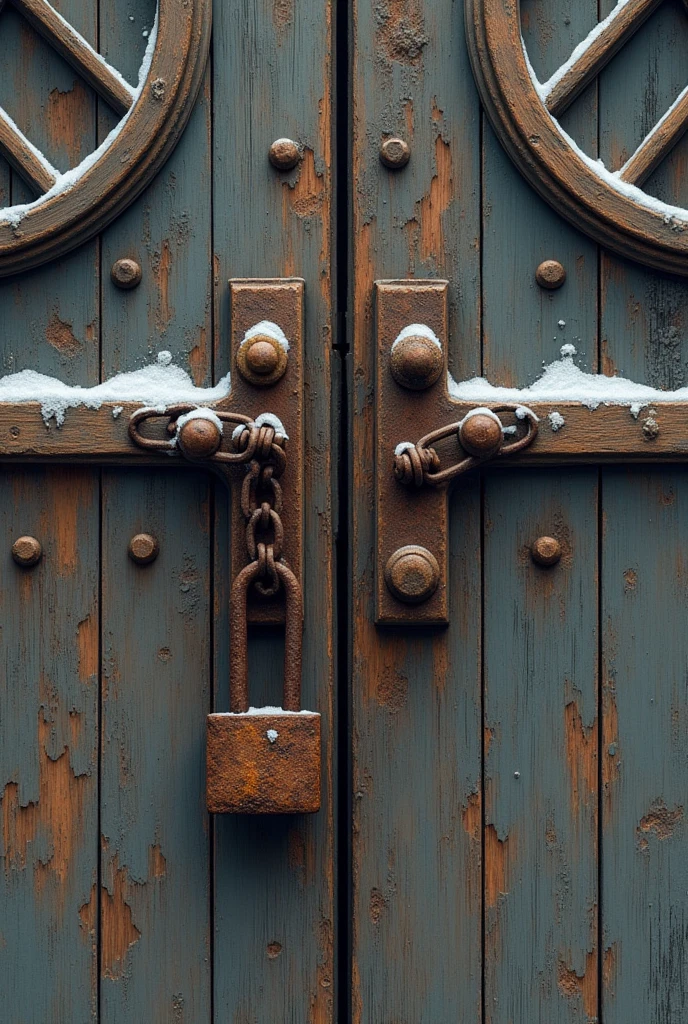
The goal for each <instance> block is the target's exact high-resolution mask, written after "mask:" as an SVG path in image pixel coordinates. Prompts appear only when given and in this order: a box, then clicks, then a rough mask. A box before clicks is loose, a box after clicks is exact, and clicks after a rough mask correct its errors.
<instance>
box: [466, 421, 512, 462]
mask: <svg viewBox="0 0 688 1024" xmlns="http://www.w3.org/2000/svg"><path fill="white" fill-rule="evenodd" d="M503 440H504V435H503V434H502V428H501V426H500V424H499V421H498V420H497V419H495V417H494V416H488V414H487V413H484V412H476V413H473V415H472V416H467V417H466V418H465V420H464V421H463V423H462V424H461V427H460V428H459V441H460V442H461V447H462V448H464V449H465V450H466V451H467V452H468V454H469V455H475V456H477V457H478V458H480V459H486V458H489V456H491V455H496V454H497V452H498V451H499V449H500V448H501V447H502V442H503Z"/></svg>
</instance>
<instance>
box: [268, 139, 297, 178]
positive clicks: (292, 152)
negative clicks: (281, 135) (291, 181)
mask: <svg viewBox="0 0 688 1024" xmlns="http://www.w3.org/2000/svg"><path fill="white" fill-rule="evenodd" d="M268 157H269V159H270V163H271V164H272V166H273V167H276V168H277V170H278V171H291V170H292V168H294V167H296V165H297V164H298V162H299V161H300V159H301V150H300V149H299V147H298V146H297V145H296V143H295V142H294V141H293V140H292V139H275V141H274V142H273V144H272V145H271V146H270V149H269V151H268Z"/></svg>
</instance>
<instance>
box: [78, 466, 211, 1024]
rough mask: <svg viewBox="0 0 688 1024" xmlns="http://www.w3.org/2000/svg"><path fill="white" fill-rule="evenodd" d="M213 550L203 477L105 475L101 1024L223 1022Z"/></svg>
mask: <svg viewBox="0 0 688 1024" xmlns="http://www.w3.org/2000/svg"><path fill="white" fill-rule="evenodd" d="M143 531H146V532H149V533H152V534H153V535H154V536H155V537H156V539H157V540H158V543H159V545H160V554H159V555H158V558H157V559H156V560H155V562H153V563H151V564H150V565H147V566H138V565H135V564H134V562H133V561H132V560H131V559H130V558H129V557H128V555H127V547H128V544H129V540H130V539H131V537H132V536H134V535H135V534H137V533H140V532H143ZM209 540H210V518H209V482H208V478H207V476H206V475H205V474H203V473H192V474H187V475H183V476H182V475H177V474H170V473H164V472H161V471H158V472H156V471H152V470H150V469H149V470H146V471H144V472H136V471H134V470H131V469H128V470H121V471H117V472H106V473H104V474H103V528H102V545H103V549H102V550H103V561H102V573H103V577H102V580H103V582H102V587H103V591H102V593H103V598H102V657H103V661H102V671H103V693H102V743H101V758H102V762H101V780H102V781H101V787H102V788H101V814H100V828H101V837H100V843H101V884H102V889H101V892H100V894H98V893H97V892H96V891H95V890H94V893H93V897H92V904H91V908H90V912H91V914H92V915H93V918H94V920H96V921H97V920H98V915H99V916H100V973H101V1016H100V1020H102V1021H117V1022H121V1021H132V1022H134V1021H140V1020H151V1021H152V1020H174V1019H175V1016H176V1017H177V1018H178V1019H182V1020H183V1019H188V1020H193V1021H199V1022H202V1021H210V1019H211V1018H210V955H211V952H210V873H209V839H208V817H207V814H206V811H205V800H204V794H205V786H204V761H205V716H206V714H207V713H208V711H209V708H210V665H211V658H210V607H211V596H210V561H209V554H210V543H209Z"/></svg>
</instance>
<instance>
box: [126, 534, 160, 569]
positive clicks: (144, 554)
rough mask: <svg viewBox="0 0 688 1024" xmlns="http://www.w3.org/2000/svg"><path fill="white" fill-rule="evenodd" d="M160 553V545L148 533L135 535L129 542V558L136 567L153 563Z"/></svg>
mask: <svg viewBox="0 0 688 1024" xmlns="http://www.w3.org/2000/svg"><path fill="white" fill-rule="evenodd" d="M159 552H160V545H159V544H158V542H157V540H156V538H155V537H153V536H152V535H151V534H150V533H137V534H136V536H135V537H132V538H131V540H130V541H129V557H130V558H131V560H132V562H136V564H137V565H148V564H149V563H150V562H154V561H155V559H156V558H157V557H158V554H159Z"/></svg>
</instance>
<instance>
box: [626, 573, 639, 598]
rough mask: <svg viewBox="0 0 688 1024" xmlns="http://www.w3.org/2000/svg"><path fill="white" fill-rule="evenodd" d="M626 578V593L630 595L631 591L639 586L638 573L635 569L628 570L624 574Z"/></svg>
mask: <svg viewBox="0 0 688 1024" xmlns="http://www.w3.org/2000/svg"><path fill="white" fill-rule="evenodd" d="M623 578H624V591H625V592H626V593H627V594H628V593H630V591H632V590H635V588H636V586H637V584H638V573H637V572H636V571H635V569H626V571H625V572H624V574H623Z"/></svg>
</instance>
